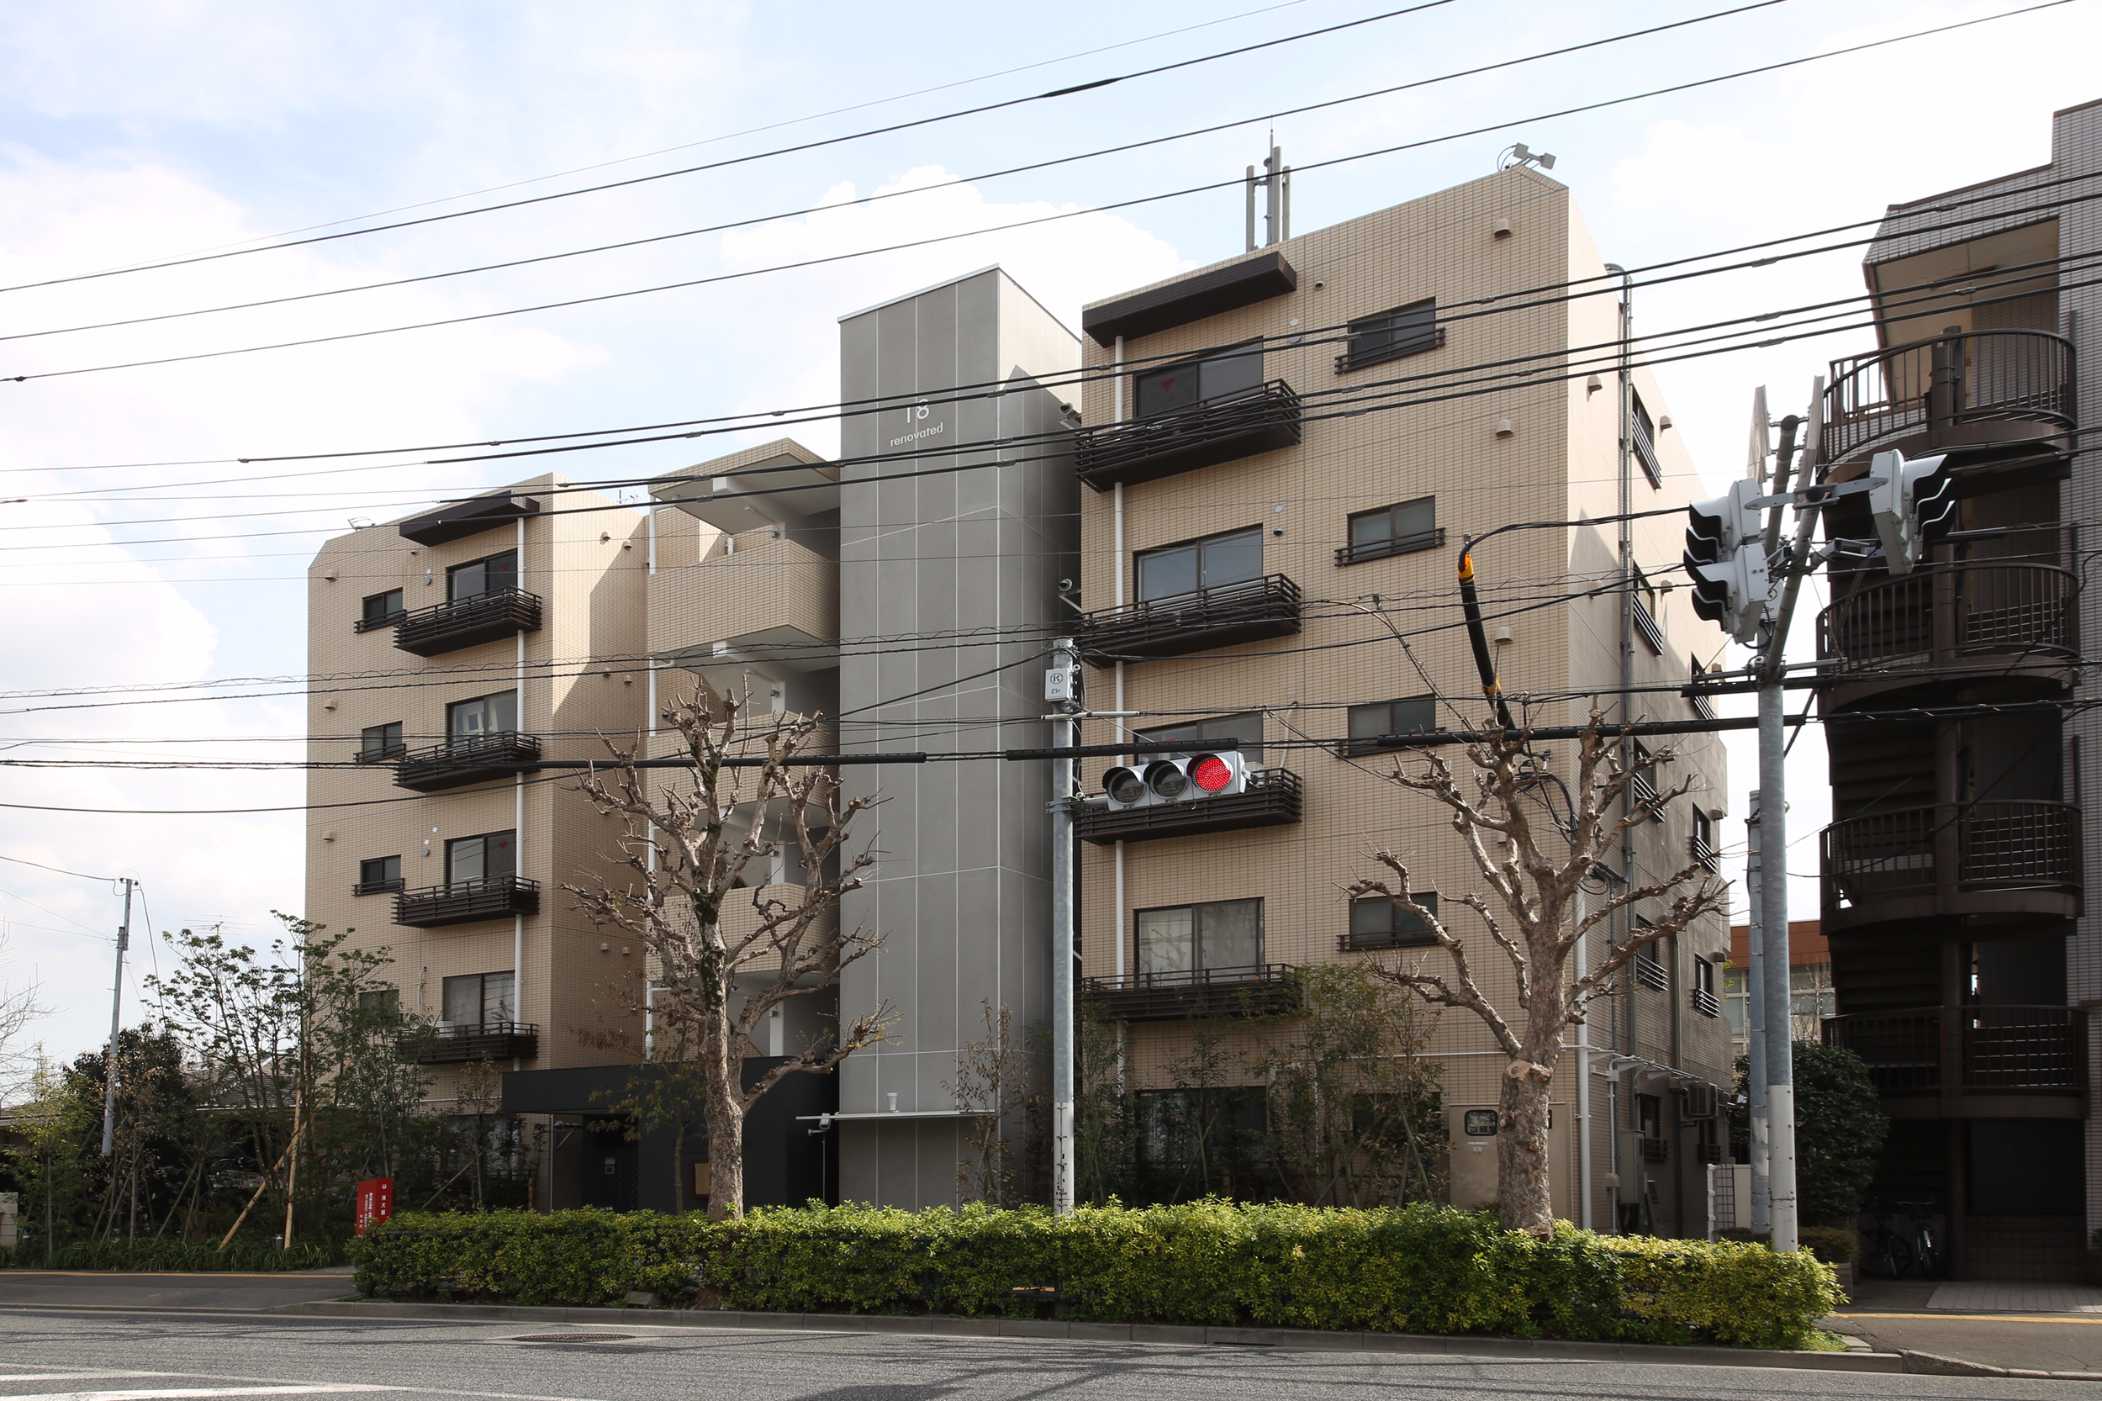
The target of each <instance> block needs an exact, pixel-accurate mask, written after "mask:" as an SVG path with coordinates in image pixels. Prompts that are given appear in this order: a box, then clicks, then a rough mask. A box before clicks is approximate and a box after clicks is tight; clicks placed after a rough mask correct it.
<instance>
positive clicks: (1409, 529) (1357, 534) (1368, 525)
mask: <svg viewBox="0 0 2102 1401" xmlns="http://www.w3.org/2000/svg"><path fill="white" fill-rule="evenodd" d="M1349 525H1350V541H1349V543H1348V544H1346V545H1344V546H1343V548H1342V549H1339V550H1337V551H1336V563H1337V564H1363V563H1364V562H1365V561H1366V560H1372V559H1385V558H1387V557H1388V556H1389V555H1405V554H1409V553H1411V552H1413V551H1416V550H1435V549H1436V548H1438V546H1440V545H1442V544H1444V543H1445V532H1444V531H1442V530H1440V529H1438V499H1437V498H1436V497H1435V496H1419V497H1417V498H1416V499H1415V500H1414V501H1402V502H1399V503H1397V504H1395V505H1392V506H1381V507H1379V508H1378V509H1377V510H1372V511H1359V512H1357V513H1356V514H1355V515H1353V516H1351V517H1350V522H1349Z"/></svg>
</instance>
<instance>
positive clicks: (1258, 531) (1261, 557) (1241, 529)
mask: <svg viewBox="0 0 2102 1401" xmlns="http://www.w3.org/2000/svg"><path fill="white" fill-rule="evenodd" d="M1243 535H1253V536H1254V537H1255V542H1256V545H1257V556H1258V558H1257V561H1256V568H1255V573H1253V574H1251V575H1249V576H1248V577H1247V578H1245V579H1233V580H1229V581H1228V582H1226V583H1224V584H1210V585H1207V584H1206V583H1205V582H1204V551H1205V549H1206V548H1207V547H1208V546H1211V545H1214V544H1218V543H1221V542H1224V541H1227V540H1233V539H1237V538H1239V537H1240V536H1243ZM1264 539H1265V536H1264V531H1263V526H1262V523H1261V522H1260V521H1258V522H1257V523H1255V524H1254V525H1242V526H1236V527H1234V528H1233V529H1232V530H1217V531H1213V532H1212V533H1211V534H1209V535H1198V536H1193V537H1192V538H1190V539H1188V540H1175V541H1171V542H1170V543H1168V544H1165V545H1155V546H1153V547H1152V548H1151V549H1145V550H1133V551H1132V552H1131V597H1132V599H1133V601H1134V602H1137V603H1159V602H1161V601H1162V600H1164V599H1170V598H1188V597H1190V596H1191V595H1192V594H1201V593H1203V592H1205V590H1206V589H1207V588H1214V589H1225V588H1232V587H1234V586H1235V585H1237V584H1246V583H1250V582H1252V581H1254V580H1257V579H1261V578H1264V577H1265V575H1264V572H1263V569H1264V565H1265V564H1266V563H1267V562H1268V561H1267V555H1268V551H1267V550H1266V549H1264V548H1263V545H1264ZM1190 549H1194V550H1195V551H1196V552H1197V553H1196V560H1195V564H1196V567H1195V570H1194V572H1193V575H1192V577H1194V578H1195V579H1196V580H1197V587H1196V588H1195V589H1191V590H1185V591H1184V592H1182V593H1165V594H1161V595H1160V596H1159V597H1157V598H1147V597H1146V596H1145V595H1144V593H1143V591H1142V590H1141V589H1140V587H1139V585H1140V581H1141V580H1142V579H1144V577H1145V571H1144V569H1143V568H1142V567H1141V562H1142V561H1144V560H1148V559H1153V558H1156V557H1158V556H1160V555H1164V554H1167V553H1169V552H1170V551H1172V550H1190Z"/></svg>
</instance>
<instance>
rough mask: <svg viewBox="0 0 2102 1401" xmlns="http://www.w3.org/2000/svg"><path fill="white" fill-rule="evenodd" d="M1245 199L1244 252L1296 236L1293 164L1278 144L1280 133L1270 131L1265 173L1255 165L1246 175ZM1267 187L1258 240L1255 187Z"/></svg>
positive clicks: (1266, 246) (1264, 193) (1244, 181)
mask: <svg viewBox="0 0 2102 1401" xmlns="http://www.w3.org/2000/svg"><path fill="white" fill-rule="evenodd" d="M1241 184H1242V190H1243V194H1244V196H1245V198H1244V201H1243V209H1244V213H1243V219H1242V230H1243V232H1242V242H1243V243H1244V245H1245V247H1244V249H1243V251H1244V252H1249V253H1253V252H1254V251H1255V250H1256V249H1257V248H1258V247H1263V248H1268V247H1269V246H1270V245H1271V244H1273V243H1283V242H1284V241H1285V240H1287V239H1289V238H1290V237H1291V236H1292V167H1290V166H1288V165H1286V164H1285V156H1284V151H1283V149H1282V148H1280V147H1279V146H1278V144H1277V133H1276V132H1275V131H1272V132H1271V133H1270V154H1269V155H1267V156H1265V157H1264V158H1263V173H1262V174H1261V175H1257V174H1256V173H1255V167H1254V166H1252V165H1251V166H1249V167H1248V168H1247V173H1246V175H1244V176H1243V177H1242V181H1241ZM1258 185H1260V186H1262V187H1263V195H1264V200H1263V241H1262V243H1261V244H1257V243H1256V241H1255V190H1256V186H1258Z"/></svg>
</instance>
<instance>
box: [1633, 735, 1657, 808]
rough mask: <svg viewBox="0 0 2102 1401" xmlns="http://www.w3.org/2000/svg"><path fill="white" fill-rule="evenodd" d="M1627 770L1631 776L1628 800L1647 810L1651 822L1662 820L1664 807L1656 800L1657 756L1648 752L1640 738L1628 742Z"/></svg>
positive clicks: (1647, 747)
mask: <svg viewBox="0 0 2102 1401" xmlns="http://www.w3.org/2000/svg"><path fill="white" fill-rule="evenodd" d="M1628 758H1629V763H1628V770H1629V772H1630V773H1631V774H1633V778H1632V779H1631V780H1630V781H1629V783H1628V792H1627V797H1628V802H1629V803H1630V804H1631V805H1632V806H1635V807H1639V808H1644V809H1646V810H1647V811H1648V812H1649V819H1650V821H1652V822H1662V821H1663V820H1664V809H1663V807H1662V806H1661V805H1660V804H1659V802H1658V796H1659V793H1658V789H1657V756H1656V755H1654V754H1652V753H1650V749H1649V746H1648V745H1646V744H1644V743H1643V742H1642V741H1641V740H1639V739H1638V740H1633V741H1631V742H1630V744H1629V754H1628Z"/></svg>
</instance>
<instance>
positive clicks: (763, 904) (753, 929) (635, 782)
mask: <svg viewBox="0 0 2102 1401" xmlns="http://www.w3.org/2000/svg"><path fill="white" fill-rule="evenodd" d="M744 709H745V707H744V703H743V701H742V700H741V699H739V698H737V697H734V696H728V695H724V694H722V693H720V692H717V691H715V690H713V689H712V688H709V687H708V686H706V685H705V684H703V685H702V686H701V687H700V688H699V690H698V691H697V692H696V694H695V695H693V696H692V697H689V698H687V699H684V700H679V701H675V702H673V703H672V704H671V705H670V706H668V707H667V708H666V709H665V711H664V717H663V718H664V721H665V723H666V724H667V725H668V726H670V727H671V729H672V730H673V731H675V732H676V733H677V735H678V736H679V738H680V740H681V741H682V752H681V754H680V756H679V761H678V764H677V766H676V767H674V768H669V769H663V770H660V771H659V772H660V774H661V775H662V778H663V780H664V781H661V782H659V783H657V784H655V785H654V786H653V785H652V784H651V783H650V782H649V781H648V780H647V779H646V778H645V777H644V774H645V772H646V771H645V770H644V769H642V768H640V767H638V760H637V755H636V750H635V747H630V748H627V749H623V748H621V747H619V746H618V745H616V744H614V743H613V742H611V741H608V742H607V746H606V747H607V749H608V750H609V751H610V753H611V755H612V759H611V762H610V763H609V764H608V765H607V766H606V768H605V769H603V770H601V769H597V768H594V769H591V770H589V771H588V772H587V773H586V775H585V777H584V778H583V779H582V780H581V783H580V787H581V788H582V790H583V791H584V792H585V793H586V794H588V795H589V796H590V798H591V800H592V802H593V803H594V804H596V805H597V807H598V809H599V811H600V812H602V813H608V814H613V815H617V816H618V817H619V818H621V819H622V823H623V826H622V831H621V835H620V837H619V839H618V848H617V851H618V856H619V864H620V865H621V866H623V867H625V868H626V872H627V879H626V882H625V883H624V884H622V885H620V886H618V887H616V886H614V885H613V884H612V883H610V882H608V881H607V880H605V879H604V878H598V879H595V880H594V881H592V883H590V884H588V885H566V886H564V887H563V888H564V889H565V890H567V891H568V892H569V893H570V894H572V895H574V896H575V897H576V899H577V906H578V908H579V909H581V910H582V911H583V912H584V913H585V914H586V915H587V916H589V917H590V919H591V921H592V922H593V924H595V925H610V926H612V927H614V928H616V929H618V930H620V931H621V932H622V933H624V934H626V935H627V936H629V937H630V938H633V939H634V940H636V941H637V942H638V943H640V944H641V945H642V946H643V948H644V949H645V950H646V951H647V952H648V953H650V954H653V955H655V956H656V958H657V961H658V964H659V972H658V975H657V976H658V982H657V992H656V996H655V1000H654V1002H653V1004H652V1005H653V1006H654V1007H655V1009H656V1017H657V1024H658V1026H659V1027H660V1028H664V1027H667V1026H669V1027H670V1028H673V1029H675V1032H676V1034H678V1035H680V1036H683V1037H685V1038H686V1040H687V1043H688V1044H690V1045H691V1046H692V1048H693V1054H694V1059H695V1061H696V1062H697V1064H698V1065H699V1068H700V1074H701V1082H702V1091H703V1096H704V1099H705V1101H706V1115H707V1121H708V1157H709V1166H710V1173H711V1182H712V1187H711V1190H710V1193H709V1199H708V1209H709V1213H710V1214H711V1215H714V1216H717V1217H724V1216H736V1215H740V1214H742V1212H743V1211H744V1121H745V1115H746V1114H747V1113H748V1112H749V1111H750V1110H751V1107H752V1106H753V1105H754V1104H756V1103H757V1102H758V1101H759V1099H760V1098H761V1097H762V1096H764V1095H765V1094H766V1092H767V1091H768V1090H770V1089H772V1088H773V1087H774V1086H775V1085H777V1084H779V1083H780V1082H781V1080H782V1079H783V1078H785V1077H786V1076H789V1075H793V1074H797V1073H799V1072H823V1071H828V1070H831V1069H832V1068H833V1067H835V1066H837V1065H838V1064H839V1063H840V1062H841V1061H842V1060H844V1059H846V1058H847V1057H848V1056H850V1055H852V1054H853V1053H854V1052H856V1051H858V1050H861V1049H862V1048H863V1047H865V1046H868V1045H871V1044H873V1043H874V1042H876V1041H878V1040H880V1039H882V1036H883V1030H884V1027H885V1026H886V1025H887V1024H888V1023H889V1021H890V1019H891V1012H890V1009H889V1006H888V1005H887V1004H879V1005H878V1006H877V1007H876V1008H875V1009H874V1010H872V1011H870V1012H867V1013H864V1014H862V1015H860V1016H858V1017H856V1018H855V1019H854V1021H853V1022H852V1023H851V1024H848V1025H845V1026H840V1027H837V1028H835V1034H833V1035H831V1036H829V1037H818V1038H816V1039H815V1040H814V1041H813V1042H812V1044H810V1045H807V1046H804V1047H802V1048H800V1049H799V1050H797V1051H796V1052H795V1053H793V1054H791V1055H789V1056H788V1057H786V1058H785V1059H784V1060H782V1061H781V1062H780V1063H779V1064H777V1065H775V1066H773V1067H772V1068H770V1069H768V1070H766V1071H764V1072H762V1073H761V1074H760V1075H758V1076H757V1077H755V1078H754V1079H753V1080H752V1082H751V1083H750V1084H747V1083H746V1082H745V1078H744V1074H743V1062H744V1059H745V1057H747V1056H752V1055H757V1054H758V1046H757V1044H756V1042H755V1041H754V1039H753V1035H752V1033H753V1030H754V1029H755V1028H756V1027H759V1026H760V1025H762V1024H763V1023H764V1021H765V1019H766V1017H767V1015H768V1014H769V1013H771V1012H772V1011H773V1010H774V1009H775V1008H777V1007H780V1006H782V1005H783V1004H784V1003H787V1002H789V1001H791V1000H792V999H794V998H798V997H807V996H810V995H811V994H813V993H816V992H817V991H818V990H819V989H820V988H821V987H822V986H824V985H826V984H828V983H830V982H831V981H832V980H833V979H834V978H835V977H836V975H837V973H838V972H839V970H840V969H841V968H844V967H846V966H847V965H848V964H851V963H853V962H855V961H856V960H858V959H861V958H864V957H866V956H867V955H869V954H870V953H873V952H874V951H875V949H876V940H875V939H874V938H873V937H872V936H870V935H867V934H865V933H863V932H862V931H860V930H851V931H849V930H842V931H840V932H839V933H838V934H837V935H836V936H835V935H832V934H830V933H828V932H826V924H827V922H828V921H827V917H828V916H836V915H837V913H838V911H839V907H840V902H841V900H842V898H843V897H844V896H845V895H846V893H847V892H848V891H850V890H858V889H859V888H860V887H861V873H862V872H863V871H865V870H867V869H868V868H869V866H871V865H872V864H874V857H872V856H871V855H869V853H868V852H867V851H866V850H865V849H864V850H862V851H859V852H852V853H849V852H848V851H847V850H846V842H847V831H848V828H849V826H850V825H851V824H852V822H853V820H854V818H855V817H857V816H859V815H860V814H861V813H862V812H864V811H866V810H867V809H868V808H869V807H870V806H871V805H872V802H871V800H869V799H864V798H851V799H847V798H843V797H842V795H841V793H840V789H839V781H838V779H837V778H835V777H834V776H833V775H832V774H831V773H829V772H827V771H826V770H825V769H824V768H822V767H819V766H816V765H798V764H797V763H795V760H796V758H797V757H798V756H799V755H800V754H801V753H802V751H803V750H804V749H805V748H806V747H807V745H808V743H809V741H810V738H811V736H812V735H814V734H815V733H816V732H817V726H818V717H816V716H815V715H789V714H776V715H770V716H767V717H766V721H767V724H766V726H765V727H763V728H758V729H748V728H747V727H745V725H744V724H743V720H742V717H743V714H744ZM754 740H756V741H758V743H759V746H760V752H759V755H758V756H756V762H755V763H753V764H752V765H751V766H749V767H746V766H741V765H736V764H732V763H731V762H729V761H730V760H731V759H732V758H733V757H734V756H736V755H737V751H739V750H741V749H746V748H748V747H749V745H750V742H751V741H754ZM653 787H654V791H653ZM740 810H742V811H743V812H745V813H754V814H763V813H766V812H768V811H778V812H781V813H783V814H784V816H783V817H782V818H781V825H783V826H785V827H786V828H787V829H788V831H789V833H790V840H791V841H792V842H793V848H794V850H795V852H796V854H797V856H798V857H799V859H800V863H801V866H802V869H803V881H804V884H803V885H802V886H801V887H800V888H799V890H798V893H797V895H796V896H795V897H794V898H792V899H791V898H785V897H783V896H782V895H781V894H779V889H780V888H779V887H760V888H758V889H751V890H747V889H746V888H745V879H744V878H745V873H746V872H747V871H748V870H750V869H752V867H753V865H754V863H761V865H762V869H763V867H764V865H765V864H767V863H770V862H771V861H772V859H773V857H774V856H775V855H776V854H778V853H779V852H780V851H781V849H782V843H781V842H780V841H778V840H775V839H773V838H770V837H768V836H767V835H765V823H764V822H763V821H761V820H760V819H759V818H758V817H756V816H755V817H753V818H752V820H750V821H748V822H742V823H741V822H739V821H738V820H737V819H738V816H739V813H740ZM739 898H746V899H749V900H750V902H751V906H752V912H753V918H752V921H751V925H750V929H749V931H748V932H744V933H740V934H737V935H735V936H731V935H728V934H726V933H725V931H724V928H723V913H724V911H725V910H726V909H728V908H729V905H730V902H731V901H732V900H734V899H739Z"/></svg>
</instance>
